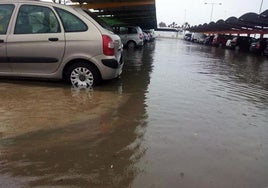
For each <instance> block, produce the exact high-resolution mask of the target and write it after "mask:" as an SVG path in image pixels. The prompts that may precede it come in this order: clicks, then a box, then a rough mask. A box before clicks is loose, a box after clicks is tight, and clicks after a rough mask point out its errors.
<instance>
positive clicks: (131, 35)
mask: <svg viewBox="0 0 268 188" xmlns="http://www.w3.org/2000/svg"><path fill="white" fill-rule="evenodd" d="M113 30H114V32H115V33H116V34H118V35H119V36H120V38H121V40H122V43H123V45H124V46H126V47H127V48H135V47H141V46H143V43H144V41H143V32H142V30H141V28H140V27H139V26H113Z"/></svg>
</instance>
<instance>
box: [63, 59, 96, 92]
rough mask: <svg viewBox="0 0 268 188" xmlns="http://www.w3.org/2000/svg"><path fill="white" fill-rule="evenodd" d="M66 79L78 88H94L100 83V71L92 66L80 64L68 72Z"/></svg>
mask: <svg viewBox="0 0 268 188" xmlns="http://www.w3.org/2000/svg"><path fill="white" fill-rule="evenodd" d="M66 79H67V81H68V82H70V83H71V84H72V85H74V86H76V87H83V88H87V87H92V86H95V85H97V84H99V82H100V76H99V74H98V71H97V70H96V68H95V67H93V66H92V65H90V64H88V63H85V62H80V63H75V64H73V65H71V66H70V67H69V69H68V71H67V74H66Z"/></svg>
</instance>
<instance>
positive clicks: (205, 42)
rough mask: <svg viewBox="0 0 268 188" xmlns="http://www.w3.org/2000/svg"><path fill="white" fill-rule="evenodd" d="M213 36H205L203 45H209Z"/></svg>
mask: <svg viewBox="0 0 268 188" xmlns="http://www.w3.org/2000/svg"><path fill="white" fill-rule="evenodd" d="M213 38H214V35H211V36H207V37H206V38H205V40H204V42H203V44H205V45H211V44H212V41H213Z"/></svg>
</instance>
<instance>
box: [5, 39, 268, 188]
mask: <svg viewBox="0 0 268 188" xmlns="http://www.w3.org/2000/svg"><path fill="white" fill-rule="evenodd" d="M124 57H125V67H124V71H123V75H122V76H121V78H120V79H116V80H112V81H109V82H105V83H103V84H102V85H101V86H98V87H95V88H94V89H93V90H90V89H88V90H86V89H81V90H79V89H76V88H72V87H70V86H68V85H64V84H62V83H58V82H56V83H54V82H43V81H26V80H24V81H19V80H6V79H1V80H0V103H1V106H0V113H1V116H0V187H94V188H95V187H96V188H102V187H104V188H106V187H114V188H119V187H122V188H123V187H132V188H140V187H144V188H147V187H154V188H158V187H159V188H162V187H187V188H188V187H189V188H196V187H199V188H208V187H213V188H214V187H217V188H227V187H228V188H231V187H233V188H252V187H254V188H267V187H268V179H267V174H268V163H267V159H268V107H267V106H268V58H265V57H258V56H254V55H251V54H246V53H240V52H235V51H231V50H225V49H221V48H211V47H207V46H201V45H196V44H192V43H187V42H185V41H181V40H173V39H158V40H157V41H155V43H149V44H147V45H146V46H145V47H144V48H143V49H139V50H125V52H124Z"/></svg>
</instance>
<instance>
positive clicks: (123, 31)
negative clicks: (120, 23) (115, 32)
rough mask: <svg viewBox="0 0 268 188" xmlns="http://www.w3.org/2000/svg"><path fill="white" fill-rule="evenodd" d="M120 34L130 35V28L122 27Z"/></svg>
mask: <svg viewBox="0 0 268 188" xmlns="http://www.w3.org/2000/svg"><path fill="white" fill-rule="evenodd" d="M119 33H120V34H127V33H128V28H126V27H120V31H119Z"/></svg>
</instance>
